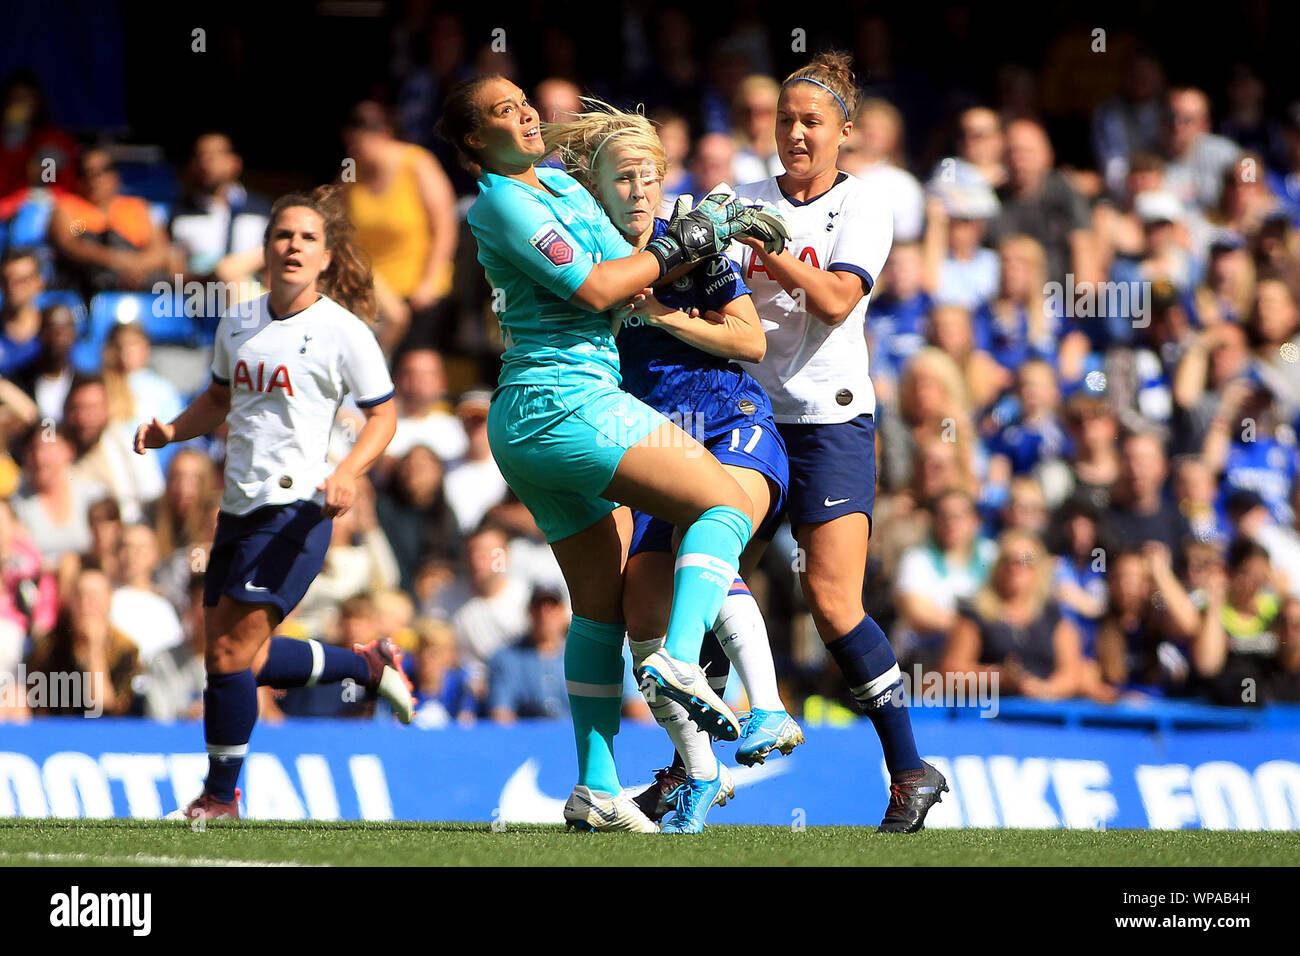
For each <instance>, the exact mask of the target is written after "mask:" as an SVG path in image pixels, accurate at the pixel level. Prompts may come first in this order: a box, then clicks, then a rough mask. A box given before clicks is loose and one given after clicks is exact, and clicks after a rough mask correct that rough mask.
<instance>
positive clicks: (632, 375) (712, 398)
mask: <svg viewBox="0 0 1300 956" xmlns="http://www.w3.org/2000/svg"><path fill="white" fill-rule="evenodd" d="M667 230H668V224H667V222H666V221H664V220H662V219H656V220H655V226H654V237H655V238H657V237H659V236H661V235H663V234H664V233H665V232H667ZM748 294H749V288H748V286H746V285H745V283H744V280H742V279H741V277H740V274H739V273H738V272H737V271H736V268H735V266H734V265H733V264H732V262H731V260H730V259H728V258H727V257H726V256H713V257H712V258H709V259H705V260H704V261H703V262H701V263H700V264H699V265H697V266H696V267H695V268H694V269H692V270H691V271H690V272H688V273H686V275H684V276H681V277H680V278H678V279H677V280H676V281H675V282H672V283H670V284H668V285H664V286H660V287H658V288H657V289H655V297H656V298H657V299H658V300H659V301H660V302H662V303H663V304H664V305H666V306H668V307H669V308H673V309H681V310H682V311H683V312H688V313H689V312H690V311H691V309H693V308H694V309H699V311H700V315H701V316H703V315H704V313H706V312H709V311H714V312H717V311H721V309H722V307H723V306H725V305H726V304H727V303H728V302H731V301H732V300H733V299H736V298H738V297H740V296H742V295H748ZM699 321H704V320H703V318H701V319H700V320H699ZM617 343H618V355H619V364H620V365H621V367H622V371H623V388H624V389H626V390H627V391H629V392H631V393H632V394H633V395H635V396H636V397H637V398H639V399H641V401H643V402H645V403H646V404H647V405H650V406H651V407H652V408H655V409H657V410H658V411H660V412H662V413H663V414H664V415H666V416H668V417H669V418H670V419H672V420H674V421H676V422H677V423H678V424H683V423H687V422H689V423H692V424H693V425H694V426H695V428H696V429H697V433H696V437H697V438H701V435H700V434H699V433H698V432H699V431H702V432H703V433H704V435H705V436H707V437H708V438H711V437H713V436H714V435H716V434H720V433H722V432H725V431H729V430H730V429H731V428H732V427H733V426H734V424H735V422H734V419H735V418H736V417H737V415H738V414H739V416H740V417H742V418H753V417H758V418H763V417H767V416H770V415H771V414H772V403H771V401H770V400H769V399H768V397H767V393H766V392H764V391H763V388H762V386H761V385H759V384H758V382H757V381H756V380H755V379H754V378H753V377H752V376H751V375H750V374H749V373H748V372H746V371H745V370H744V369H742V368H741V367H740V366H739V365H737V364H736V363H735V362H732V361H730V360H728V359H725V358H722V357H720V356H717V355H710V354H709V353H708V352H705V351H703V350H702V349H698V348H696V347H695V346H693V345H690V344H688V343H686V342H683V341H682V340H681V339H679V338H677V337H676V336H675V335H673V334H672V333H670V332H668V331H666V330H664V329H661V328H657V327H655V326H653V325H646V324H643V323H642V321H641V318H640V316H633V317H632V318H631V320H630V321H624V323H623V326H622V328H621V329H620V330H619V333H618V338H617ZM688 430H690V429H688ZM702 440H706V439H702Z"/></svg>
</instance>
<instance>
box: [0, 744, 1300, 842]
mask: <svg viewBox="0 0 1300 956" xmlns="http://www.w3.org/2000/svg"><path fill="white" fill-rule="evenodd" d="M806 732H807V737H808V741H807V743H806V744H805V745H804V746H802V747H800V748H798V749H797V750H795V751H794V753H793V754H792V755H790V756H788V757H780V756H778V757H775V758H773V759H770V760H769V761H768V762H767V763H766V764H765V765H763V766H760V767H755V768H752V769H751V768H744V767H737V768H735V771H734V772H735V776H736V783H737V793H736V799H735V801H734V802H732V803H729V804H728V805H727V806H726V807H723V808H718V809H715V810H714V811H713V813H712V814H711V815H710V820H711V821H713V822H715V823H740V824H775V825H784V826H790V825H807V826H816V825H826V824H846V825H875V824H876V823H878V822H879V820H880V817H881V815H882V813H883V811H884V809H885V801H886V788H885V784H886V780H887V778H886V775H885V771H884V767H883V762H882V760H881V753H880V745H879V743H878V742H877V740H876V737H875V734H874V732H873V730H872V727H871V725H870V724H869V723H867V722H866V721H856V722H854V723H852V724H851V725H849V726H845V727H825V726H821V727H807V728H806ZM917 737H918V740H919V741H920V743H921V750H922V753H923V754H924V755H925V757H926V759H928V760H929V761H930V762H931V763H933V764H934V765H935V766H937V767H938V768H939V769H940V770H941V771H942V772H943V773H944V774H945V775H946V776H947V778H948V781H949V784H950V786H951V788H952V792H951V793H950V794H947V795H945V797H944V800H943V803H941V804H940V805H939V806H937V807H936V808H935V809H934V810H933V811H932V812H931V814H930V816H929V818H928V821H927V825H928V826H931V827H935V828H939V827H1043V828H1053V827H1068V828H1091V829H1098V828H1148V827H1149V828H1157V829H1181V828H1188V827H1204V828H1210V829H1275V830H1300V734H1298V733H1297V732H1296V730H1295V729H1294V728H1289V727H1285V728H1273V727H1262V728H1254V729H1250V730H1243V731H1224V730H1206V731H1182V732H1179V733H1172V734H1171V733H1160V732H1148V731H1144V730H1134V729H1123V728H1106V727H1087V726H1068V725H1063V726H1052V725H1044V724H1035V723H1027V722H1023V721H1011V720H988V721H986V720H925V721H921V722H918V727H917ZM616 746H617V757H618V761H619V766H620V769H621V772H622V775H623V782H624V785H625V786H629V787H630V786H633V785H636V784H645V783H648V782H649V780H650V778H651V773H652V771H653V770H654V768H656V767H659V766H662V765H663V764H664V763H666V762H667V759H668V757H669V756H670V753H669V750H668V744H667V742H666V738H665V736H664V734H663V732H662V731H661V730H659V728H658V727H655V726H653V725H651V726H643V725H634V726H627V727H625V728H624V729H623V731H622V732H621V733H620V734H619V736H618V738H617V741H616ZM733 747H734V745H723V746H721V747H720V752H721V754H722V755H723V757H724V759H728V758H729V757H730V755H731V752H732V749H733ZM728 762H730V761H729V760H728ZM206 763H207V760H206V757H205V756H204V754H203V742H202V729H201V726H200V725H198V724H174V725H162V724H155V723H150V722H147V721H140V720H113V719H99V720H78V719H75V718H67V719H44V720H37V721H34V722H31V723H28V724H22V725H6V726H3V727H0V817H7V816H20V817H46V816H54V817H115V816H117V817H139V818H152V817H159V816H162V815H163V814H165V813H167V812H169V811H171V810H174V809H175V808H176V807H177V806H178V805H179V804H183V803H185V802H188V800H189V799H191V798H192V797H193V796H195V795H196V794H197V793H198V791H199V789H200V786H201V784H202V779H203V775H204V772H205V769H206ZM574 770H575V765H574V755H573V738H572V731H571V729H570V728H569V726H568V725H567V723H563V722H525V723H521V724H518V725H516V726H513V727H498V726H493V725H486V724H484V725H479V726H477V727H472V728H461V727H451V728H445V729H438V730H422V729H419V728H416V727H401V726H398V725H395V724H391V723H388V722H387V721H375V722H368V721H367V722H358V721H325V720H320V721H315V720H298V721H292V722H290V723H286V724H281V725H278V726H271V725H268V726H259V727H258V728H257V730H256V731H255V733H254V735H253V740H252V751H251V754H250V757H249V759H248V761H247V762H246V764H245V768H244V776H243V778H242V780H241V787H242V788H243V791H244V806H243V811H244V814H245V816H247V817H249V818H252V819H290V820H303V819H315V820H334V819H344V820H357V819H361V820H388V819H400V820H463V821H482V822H491V821H501V822H507V823H508V822H519V823H523V822H550V823H558V822H560V821H561V808H562V806H563V803H564V800H565V799H566V798H567V796H568V794H569V791H570V790H571V788H572V786H573V782H574V779H573V778H574Z"/></svg>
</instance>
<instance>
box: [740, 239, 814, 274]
mask: <svg viewBox="0 0 1300 956" xmlns="http://www.w3.org/2000/svg"><path fill="white" fill-rule="evenodd" d="M799 261H800V262H806V263H808V264H809V265H810V266H812V267H813V268H814V269H820V268H821V267H822V266H821V263H820V262H818V261H817V250H816V249H814V248H813V247H812V246H804V247H803V251H802V252H800V253H799ZM756 272H761V273H763V275H765V276H767V278H769V279H770V278H772V277H771V276H769V275H767V270H766V269H764V268H763V260H761V259H760V258H759V257H758V256H753V257H752V258H750V260H749V265H748V266H746V267H745V279H746V281H748V280H749V279H752V278H754V273H756Z"/></svg>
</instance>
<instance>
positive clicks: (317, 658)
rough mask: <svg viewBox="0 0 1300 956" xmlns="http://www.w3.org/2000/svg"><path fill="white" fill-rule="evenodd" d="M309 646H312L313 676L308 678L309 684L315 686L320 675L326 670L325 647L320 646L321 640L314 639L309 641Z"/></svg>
mask: <svg viewBox="0 0 1300 956" xmlns="http://www.w3.org/2000/svg"><path fill="white" fill-rule="evenodd" d="M307 646H308V647H310V648H311V676H310V677H308V678H307V686H308V687H315V686H316V682H317V681H318V680H320V675H321V674H323V673H324V672H325V648H323V647H321V646H320V641H317V640H314V639H313V640H309V641H307Z"/></svg>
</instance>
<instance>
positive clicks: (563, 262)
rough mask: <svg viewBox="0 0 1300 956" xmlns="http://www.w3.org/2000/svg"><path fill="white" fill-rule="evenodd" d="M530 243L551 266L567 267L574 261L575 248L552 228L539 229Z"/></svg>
mask: <svg viewBox="0 0 1300 956" xmlns="http://www.w3.org/2000/svg"><path fill="white" fill-rule="evenodd" d="M528 241H529V242H531V243H532V244H533V245H534V246H536V247H537V251H538V252H540V253H541V254H542V255H544V256H546V258H547V259H549V260H550V262H551V265H555V266H567V265H568V264H569V263H570V262H572V261H573V246H572V245H570V244H569V241H568V240H567V239H565V238H564V237H563V236H561V235H560V233H559V232H558V231H557V230H556V229H554V228H553V227H551V226H543V227H542V228H541V229H538V230H537V231H536V232H535V233H533V237H532V238H531V239H529V240H528Z"/></svg>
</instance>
